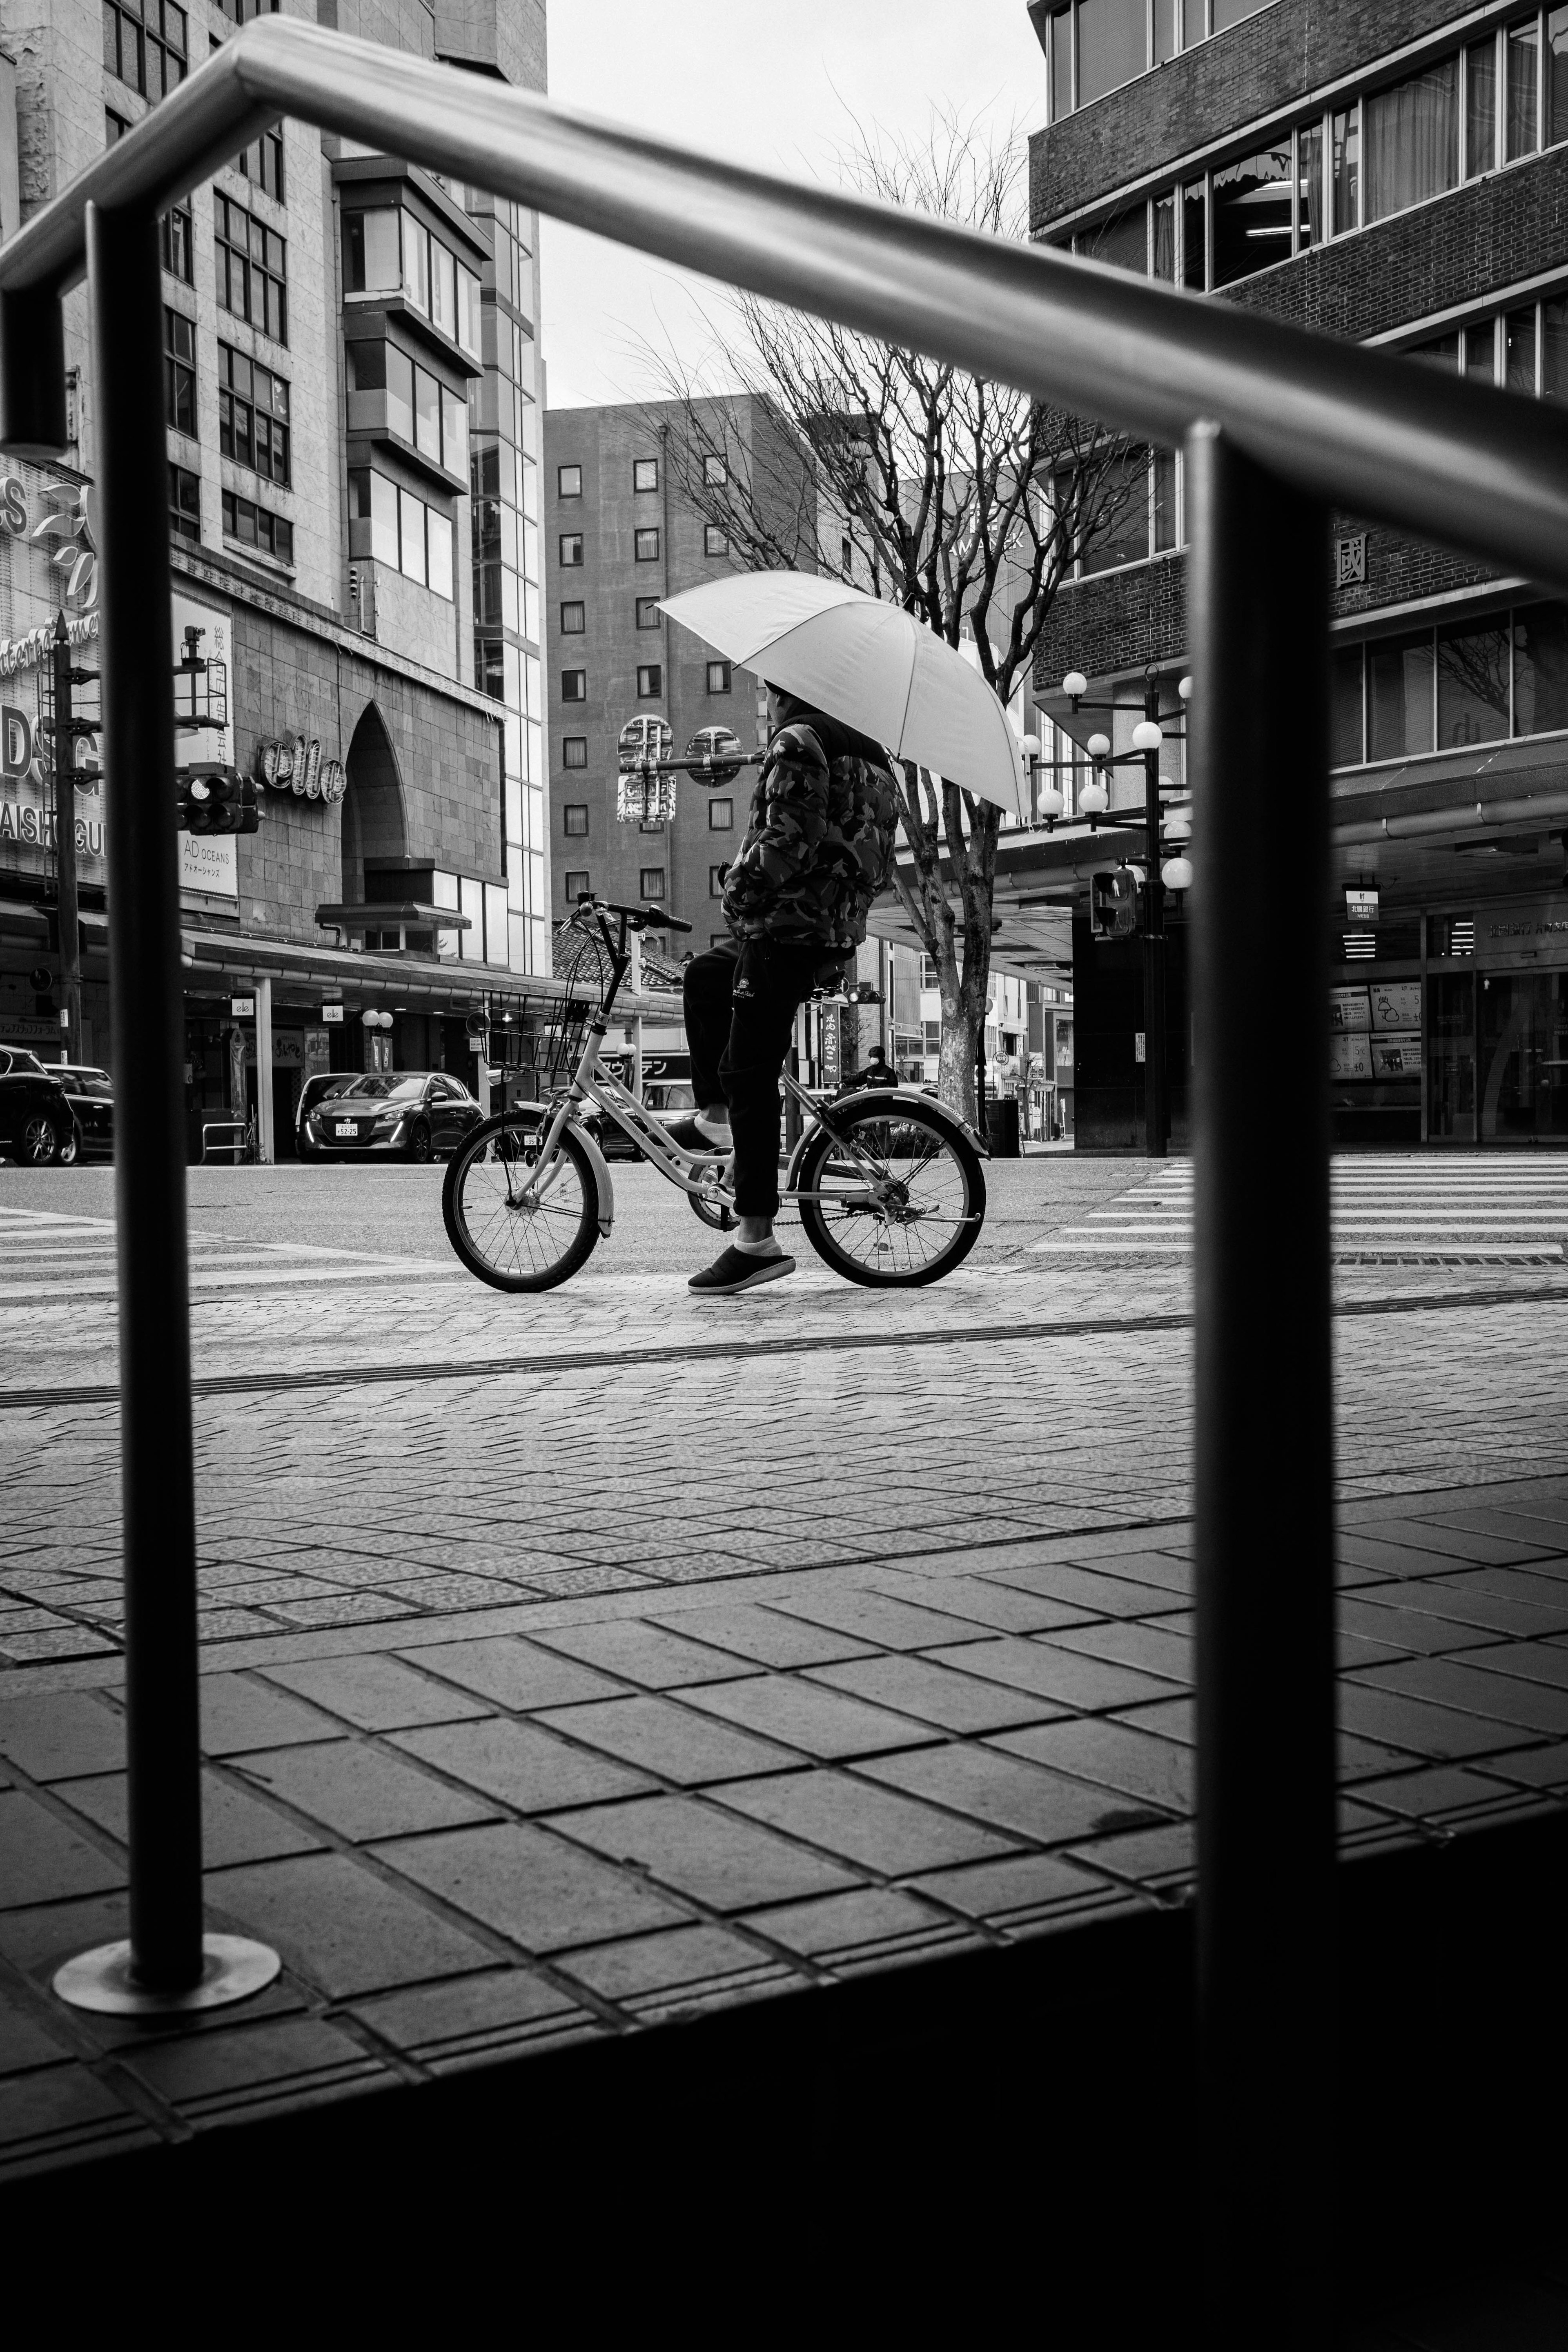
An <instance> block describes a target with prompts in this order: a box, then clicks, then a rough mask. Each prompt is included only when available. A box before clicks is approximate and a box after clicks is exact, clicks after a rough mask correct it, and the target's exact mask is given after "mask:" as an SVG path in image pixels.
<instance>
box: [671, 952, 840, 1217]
mask: <svg viewBox="0 0 1568 2352" xmlns="http://www.w3.org/2000/svg"><path fill="white" fill-rule="evenodd" d="M843 961H844V960H843V958H842V957H841V956H835V955H834V954H833V951H832V950H831V949H826V950H825V949H823V948H820V947H799V948H797V947H787V946H784V945H781V944H780V943H779V942H778V941H777V940H747V941H746V942H745V944H744V946H743V947H742V949H741V950H740V951H739V953H737V951H736V950H735V949H733V948H710V950H709V951H708V953H707V954H706V955H700V956H694V957H693V959H692V961H690V962H689V964H688V965H687V967H686V984H685V999H686V1041H687V1044H688V1045H689V1046H690V1048H691V1090H692V1092H693V1094H694V1095H695V1096H696V1097H697V1108H698V1109H699V1110H701V1109H703V1108H706V1107H707V1106H708V1105H709V1104H711V1103H718V1102H727V1103H728V1104H729V1106H730V1130H731V1134H732V1135H733V1137H734V1139H735V1206H736V1208H737V1209H738V1210H739V1211H740V1213H741V1214H742V1216H743V1217H773V1216H776V1215H777V1214H778V1205H779V1072H780V1071H781V1070H782V1069H783V1068H784V1057H785V1055H787V1054H788V1052H789V1046H790V1037H791V1034H792V1033H793V1031H794V1027H795V1010H796V1007H797V1006H798V1005H800V1004H802V1003H805V999H806V998H807V997H808V996H809V995H810V994H811V992H812V990H813V988H814V987H816V984H817V982H818V981H819V980H822V979H824V978H826V977H828V976H830V975H832V974H833V973H836V972H837V971H838V970H839V969H840V967H841V965H842V963H843Z"/></svg>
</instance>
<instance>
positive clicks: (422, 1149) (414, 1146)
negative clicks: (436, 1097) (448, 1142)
mask: <svg viewBox="0 0 1568 2352" xmlns="http://www.w3.org/2000/svg"><path fill="white" fill-rule="evenodd" d="M408 1156H409V1158H410V1159H411V1160H417V1161H418V1163H419V1165H420V1166H421V1167H422V1168H423V1167H424V1166H425V1165H426V1162H427V1161H428V1160H432V1159H433V1158H434V1157H435V1154H434V1153H433V1152H432V1150H431V1149H430V1130H429V1129H428V1128H427V1127H426V1124H425V1122H424V1120H423V1119H421V1120H420V1122H419V1124H418V1126H417V1127H416V1129H415V1130H414V1132H413V1134H412V1135H411V1136H410V1137H409V1139H408Z"/></svg>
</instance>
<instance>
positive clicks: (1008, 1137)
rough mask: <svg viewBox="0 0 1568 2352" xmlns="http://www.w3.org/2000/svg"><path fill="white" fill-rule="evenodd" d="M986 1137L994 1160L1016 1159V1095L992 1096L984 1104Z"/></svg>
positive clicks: (1017, 1153)
mask: <svg viewBox="0 0 1568 2352" xmlns="http://www.w3.org/2000/svg"><path fill="white" fill-rule="evenodd" d="M985 1126H986V1132H987V1139H988V1140H989V1142H990V1145H991V1155H992V1158H993V1159H994V1160H1016V1159H1017V1158H1018V1157H1019V1156H1020V1155H1019V1150H1018V1101H1017V1097H1016V1095H1002V1096H999V1097H994V1098H993V1099H992V1100H991V1101H990V1102H988V1103H987V1104H986V1106H985Z"/></svg>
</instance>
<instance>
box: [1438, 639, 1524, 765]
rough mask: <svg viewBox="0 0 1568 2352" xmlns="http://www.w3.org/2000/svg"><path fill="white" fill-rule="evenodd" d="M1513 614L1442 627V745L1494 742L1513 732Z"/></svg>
mask: <svg viewBox="0 0 1568 2352" xmlns="http://www.w3.org/2000/svg"><path fill="white" fill-rule="evenodd" d="M1509 681H1510V638H1509V627H1508V615H1507V614H1506V613H1504V614H1495V615H1493V616H1492V617H1490V618H1489V619H1488V620H1485V621H1460V622H1456V623H1454V624H1453V625H1451V626H1449V627H1447V628H1443V629H1439V630H1438V632H1437V748H1438V750H1439V751H1455V750H1458V749H1459V748H1460V747H1462V746H1463V745H1465V744H1468V743H1495V742H1498V741H1500V740H1501V739H1502V738H1504V737H1505V736H1506V735H1507V733H1508V716H1509Z"/></svg>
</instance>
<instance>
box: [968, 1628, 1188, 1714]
mask: <svg viewBox="0 0 1568 2352" xmlns="http://www.w3.org/2000/svg"><path fill="white" fill-rule="evenodd" d="M931 1655H932V1656H933V1657H936V1658H938V1659H940V1660H942V1662H943V1663H944V1664H948V1665H954V1666H962V1667H963V1671H964V1672H965V1674H974V1675H984V1677H985V1678H986V1679H987V1681H990V1682H999V1683H1010V1684H1012V1685H1013V1686H1014V1688H1015V1689H1017V1690H1028V1691H1035V1692H1037V1694H1038V1696H1040V1697H1041V1698H1044V1699H1049V1700H1050V1701H1051V1702H1052V1703H1053V1704H1054V1705H1055V1706H1061V1707H1072V1708H1075V1709H1078V1708H1081V1709H1084V1710H1086V1711H1087V1710H1089V1709H1093V1708H1102V1707H1112V1706H1136V1705H1137V1704H1138V1702H1139V1700H1140V1699H1158V1698H1163V1697H1168V1696H1169V1695H1170V1685H1169V1683H1168V1682H1162V1681H1159V1680H1157V1679H1156V1678H1155V1677H1154V1676H1153V1675H1144V1674H1140V1673H1139V1672H1138V1670H1137V1668H1136V1667H1134V1666H1117V1665H1111V1664H1108V1663H1107V1662H1106V1661H1105V1660H1104V1659H1101V1658H1086V1657H1084V1656H1083V1655H1082V1654H1081V1653H1080V1652H1078V1651H1072V1650H1058V1649H1056V1648H1055V1647H1053V1646H1052V1644H1051V1643H1047V1642H1043V1641H1035V1642H1025V1641H1018V1640H1002V1641H995V1642H969V1643H964V1645H963V1648H962V1649H961V1650H938V1651H933V1652H932V1653H931Z"/></svg>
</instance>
